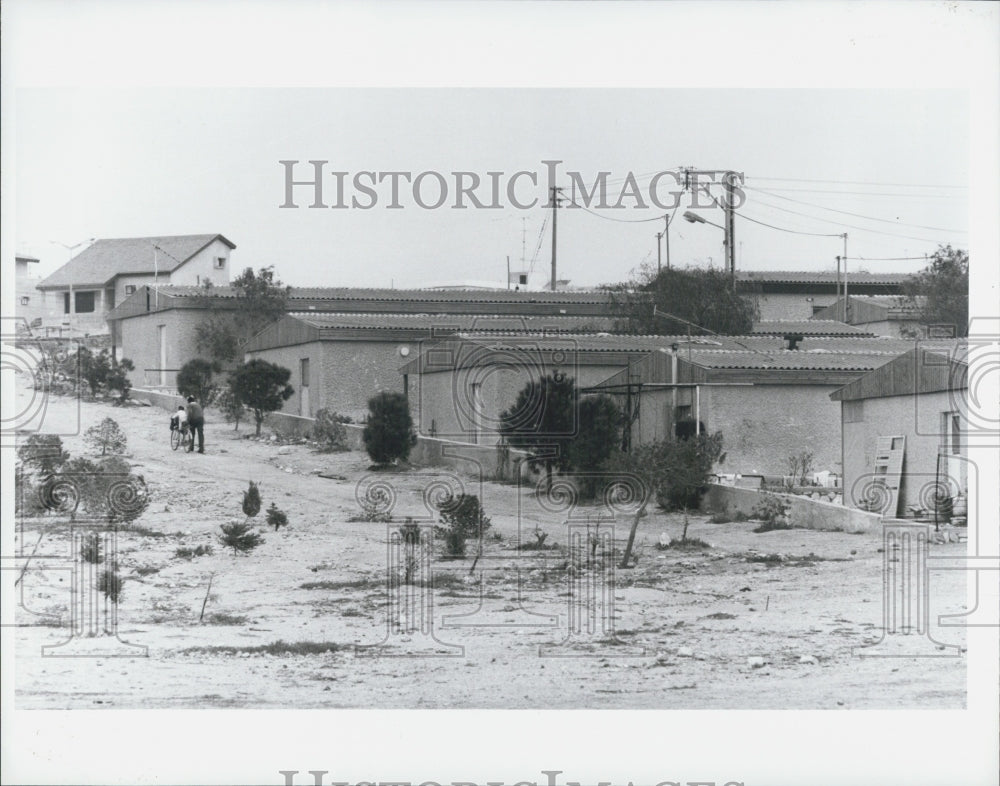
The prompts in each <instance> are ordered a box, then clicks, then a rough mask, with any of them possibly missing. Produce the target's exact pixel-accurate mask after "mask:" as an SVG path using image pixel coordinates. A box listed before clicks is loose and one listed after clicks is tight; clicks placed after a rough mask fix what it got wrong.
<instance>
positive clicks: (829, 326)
mask: <svg viewBox="0 0 1000 786" xmlns="http://www.w3.org/2000/svg"><path fill="white" fill-rule="evenodd" d="M750 332H751V335H754V336H783V335H786V334H788V333H798V334H800V335H803V336H873V335H875V334H874V333H869V332H867V331H864V330H862V329H861V328H858V327H855V326H854V325H848V324H845V323H844V322H838V321H837V320H835V319H765V320H761V321H760V322H756V323H755V324H754V326H753V330H751V331H750Z"/></svg>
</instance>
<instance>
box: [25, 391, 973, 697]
mask: <svg viewBox="0 0 1000 786" xmlns="http://www.w3.org/2000/svg"><path fill="white" fill-rule="evenodd" d="M20 395H26V392H25V391H21V392H20ZM76 407H77V404H76V402H75V401H72V400H70V399H65V398H56V399H53V400H52V401H51V402H50V404H49V409H48V411H47V413H46V426H47V428H52V429H53V430H56V429H61V430H64V431H71V430H74V429H75V426H74V421H75V419H76V418H77V409H76ZM212 414H213V413H211V412H210V413H209V425H208V426H207V429H206V437H207V452H206V455H204V456H201V455H197V454H190V455H189V454H184V453H182V452H173V451H171V450H170V447H169V444H168V436H169V435H168V431H167V420H168V414H167V413H166V412H164V411H162V410H159V409H156V408H139V407H136V408H114V407H111V406H110V405H106V404H101V403H84V404H82V405H80V408H79V421H80V425H81V426H82V429H85V428H87V427H88V426H90V425H92V424H94V423H96V422H98V421H99V420H101V419H102V418H104V417H106V416H108V415H110V416H111V417H113V418H115V419H116V420H117V421H118V422H119V423H120V425H121V426H122V428H123V429H124V431H125V433H126V434H127V435H128V458H129V460H130V461H131V462H132V463H133V465H134V467H135V471H136V472H137V473H140V474H142V476H143V477H144V479H145V481H146V483H147V486H148V488H149V491H150V494H151V499H152V502H151V504H150V507H149V509H148V510H147V512H146V513H145V514H144V515H143V516H142V517H141V518H140V519H139V520H138V521H137V522H136V524H135V525H134V527H133V528H132V529H130V530H127V531H123V532H122V533H121V534H120V537H119V562H120V566H121V573H122V575H123V576H124V579H125V585H124V593H123V596H122V600H121V604H120V607H119V637H120V638H121V639H122V640H124V641H125V642H128V643H130V644H133V645H139V646H142V647H145V648H147V650H146V651H147V652H148V657H135V656H134V654H135V653H134V652H131V651H128V650H126V651H125V652H124V655H125V657H116V658H109V657H83V658H67V657H43V656H42V654H41V653H42V647H43V646H45V645H54V644H58V643H60V642H62V641H65V640H66V639H67V637H68V635H69V630H68V627H67V625H68V620H69V602H70V592H69V588H68V587H69V573H68V572H67V570H66V567H67V566H68V564H69V563H68V561H67V560H66V558H65V555H67V554H68V553H69V538H70V535H69V532H70V531H69V527H68V526H67V525H66V524H65V523H64V522H63V523H60V522H59V521H57V520H54V519H52V518H25V519H23V520H22V521H20V522H19V526H20V527H21V529H20V531H19V533H18V538H19V545H22V548H23V552H24V553H26V554H31V553H35V554H36V555H39V556H36V558H35V559H34V560H32V561H29V562H28V564H27V568H26V570H25V571H24V573H23V577H22V579H21V581H20V585H19V589H20V590H21V605H20V607H19V609H18V616H17V627H16V628H15V636H16V658H17V674H16V689H17V690H16V701H17V703H18V706H19V707H23V708H95V707H130V708H139V707H174V708H183V707H248V708H249V707H284V708H299V707H377V708H415V707H482V708H487V707H489V708H497V707H518V708H591V707H592V708H702V707H704V708H762V709H764V708H831V709H833V708H858V707H867V708H897V707H910V708H920V707H937V708H940V707H952V708H960V707H963V706H964V705H965V689H966V688H965V686H966V663H965V658H964V657H931V658H923V657H921V658H918V657H891V658H884V657H870V658H858V657H855V656H853V655H852V650H855V649H856V648H862V647H866V646H868V645H874V644H875V643H876V642H878V641H879V639H880V638H881V626H882V560H883V554H882V552H881V547H882V542H881V539H880V537H878V536H876V535H852V534H845V533H835V532H815V531H808V530H800V529H792V530H782V531H772V532H767V533H759V534H758V533H754V532H753V529H754V528H755V526H756V523H755V522H741V523H718V524H714V523H711V522H710V520H709V519H708V518H707V517H706V516H693V517H691V519H690V529H689V532H688V536H689V538H698V539H701V540H703V541H705V542H706V543H707V544H708V545H707V546H706V547H696V548H675V547H670V548H661V547H660V543H661V540H664V533H666V537H667V538H670V539H672V540H674V541H676V539H677V538H678V537H679V536H680V532H681V529H682V526H683V522H682V519H681V517H680V516H677V515H667V514H664V513H660V512H654V513H651V514H650V515H648V516H646V517H645V518H643V519H642V520H641V523H640V525H639V529H638V534H637V539H636V546H637V549H636V550H637V554H638V562H637V564H636V566H635V567H634V568H629V569H624V570H621V569H619V570H614V571H612V570H611V565H612V564H613V561H614V560H613V559H612V558H611V557H610V556H607V557H606V558H605V559H603V560H602V559H601V550H600V549H599V550H598V551H597V552H595V554H594V556H593V558H592V560H591V562H590V564H589V565H588V560H587V555H586V552H585V550H584V551H582V552H581V553H579V554H574V553H570V552H568V551H567V544H568V543H569V542H570V538H569V537H568V530H567V527H566V524H565V521H566V516H565V515H564V514H557V513H554V512H551V511H549V510H546V509H545V508H544V507H543V506H542V505H541V504H539V501H538V500H537V499H536V497H535V495H534V493H533V491H532V490H530V489H519V488H517V487H516V486H513V485H503V484H498V483H492V482H484V483H482V484H480V483H479V481H478V479H475V478H472V477H469V476H454V475H453V473H451V471H448V470H435V469H419V470H417V469H410V470H407V471H393V472H382V473H378V474H377V475H374V474H373V473H372V472H371V471H370V470H369V463H370V462H369V460H368V458H367V456H366V455H364V454H362V453H360V452H346V453H334V454H322V453H317V452H316V451H314V450H313V449H312V448H311V447H309V446H308V445H290V446H281V447H279V446H278V445H277V444H275V443H272V442H269V441H255V440H248V439H244V438H243V433H244V430H245V427H243V428H241V433H240V434H237V433H236V432H234V431H233V430H232V428H231V427H230V426H227V425H225V424H223V423H221V419H219V418H213V417H212ZM82 429H81V430H82ZM64 442H65V445H66V447H67V449H68V450H69V451H70V453H71V454H73V455H83V454H85V453H86V452H87V448H86V446H85V444H84V442H83V440H82V438H81V437H79V436H68V437H65V438H64ZM249 480H254V481H259V483H260V488H261V492H262V496H263V501H264V508H265V509H266V508H267V506H268V505H269V504H271V503H272V502H273V503H275V504H276V505H277V506H278V507H279V508H281V509H282V510H284V511H285V512H286V513H287V514H288V518H289V522H290V523H289V526H288V527H286V528H283V529H282V530H280V531H278V532H274V531H273V530H272V531H267V530H266V529H265V527H264V522H263V517H264V516H263V512H262V513H261V515H260V516H258V519H257V520H258V523H259V528H260V530H261V532H262V534H263V536H264V543H263V544H262V545H260V546H259V547H258V548H256V549H255V550H254V551H252V552H251V553H250V554H248V555H234V554H233V553H232V551H231V550H227V549H225V548H223V547H222V546H221V545H220V544H219V542H218V534H219V526H220V524H223V523H226V522H228V521H231V520H235V519H242V515H241V514H240V500H241V495H242V492H243V490H244V489H245V488H246V487H247V483H248V481H249ZM373 480H377V481H379V482H382V483H385V484H387V485H388V486H389V487H391V491H392V494H394V495H395V506H394V510H393V521H394V523H393V524H389V525H387V524H385V523H374V522H367V521H358V520H355V519H357V518H358V516H359V514H360V507H359V504H358V501H357V495H358V493H359V492H358V485H359V483H361V484H362V489H364V488H365V484H367V483H370V482H372V481H373ZM459 482H460V483H462V484H463V485H464V487H465V490H466V491H468V492H470V493H476V494H478V495H480V496H481V498H482V500H483V504H484V508H485V511H486V513H487V514H488V515H489V516H491V518H492V528H491V532H492V533H495V534H491V535H490V536H489V537H487V538H486V539H485V544H484V553H483V556H482V558H481V559H480V561H479V562H478V563H477V565H476V568H475V570H472V571H470V568H471V566H472V559H471V557H470V558H468V559H465V560H457V561H448V560H444V559H442V558H441V556H440V552H441V547H440V545H439V544H435V545H434V556H433V559H432V560H431V562H430V563H429V566H426V567H429V569H430V570H431V572H432V574H433V576H434V580H433V583H432V586H430V587H426V588H421V587H417V586H409V585H408V586H405V587H403V588H402V589H403V590H406V591H408V592H412V593H414V595H413V596H412V597H413V598H414V600H415V602H425V603H429V604H432V605H430V606H429V608H430V612H429V614H426V615H424V616H423V617H421V616H420V615H419V614H418V616H417V617H416V619H417V621H418V628H417V629H416V630H404V631H403V632H397V631H398V630H399V629H398V623H399V609H398V608H397V606H395V605H394V603H395V601H394V600H393V599H394V598H397V597H398V596H399V594H400V593H399V592H398V591H397V590H396V588H395V587H389V586H387V580H386V576H387V567H386V566H387V559H388V557H387V554H388V551H389V550H388V549H387V543H388V540H389V536H390V534H391V532H392V531H393V530H395V529H396V527H397V526H398V524H399V523H400V522H402V521H403V520H404V519H405V517H407V516H409V517H412V518H414V520H415V521H416V522H418V523H421V522H423V523H430V522H431V521H432V519H431V518H430V515H431V514H430V513H429V512H428V509H427V506H426V505H425V502H424V497H425V492H427V490H428V489H429V488H430V489H432V490H433V489H434V488H435V487H437V486H440V485H441V484H443V483H445V484H452V485H454V484H456V483H459ZM600 513H601V511H600V509H599V508H597V507H596V506H594V507H590V508H587V507H581V508H578V509H577V510H576V511H575V512H574V514H573V520H574V521H575V522H578V523H580V524H581V525H584V533H586V526H585V525H586V524H587V522H588V521H589V522H590V523H591V524H593V523H595V522H596V521H597V520H598V518H600ZM627 524H628V522H627V521H625V520H624V519H622V520H619V521H618V523H617V524H616V527H615V532H614V538H615V540H614V542H613V543H612V544H611V546H610V547H613V548H614V549H615V550H617V551H620V549H621V548H622V546H623V544H624V539H625V537H626V535H627ZM536 530H538V531H542V532H545V533H547V538H546V539H545V545H546V546H551V545H553V544H554V545H556V546H557V547H558V548H554V549H542V550H531V551H526V550H518V548H517V545H518V542H519V541H520V542H526V543H531V542H537V541H536V537H535V535H534V532H535V531H536ZM583 542H584V543H586V542H587V541H586V536H584V540H583ZM198 546H205V547H211V548H212V552H211V553H210V554H205V555H202V556H188V557H185V556H183V555H184V554H185V551H184V550H194V549H196V548H197V547H198ZM601 548H603V547H601ZM931 548H932V549H935V550H937V551H938V553H950V552H954V553H955V554H961V553H964V549H965V546H964V544H955V543H948V544H935V545H933V546H932V547H931ZM179 550H180V554H179ZM19 564H21V565H24V564H25V561H24V560H21V561H20V562H19ZM392 573H393V575H397V573H396V572H395V571H393V572H392ZM423 575H424V574H422V573H419V571H418V573H417V574H416V579H417V580H419V578H420V577H421V576H423ZM210 582H211V589H210V590H209V583H210ZM605 583H606V584H607V586H608V589H607V592H606V593H605V594H602V592H603V591H604V587H605ZM588 593H591V594H589V595H588ZM583 597H592V598H593V599H595V602H596V601H597V600H600V599H602V598H603V600H604V605H603V606H602V605H600V604H598V607H599V608H601V609H613V616H614V619H613V623H609V622H608V620H607V618H602V617H601V615H600V614H597V615H596V616H595V617H594V618H592V619H588V618H586V617H584V618H583V619H578V618H576V617H575V616H574V615H576V614H577V613H578V608H579V604H578V603H576V604H575V603H574V601H577V600H579V599H580V598H583ZM206 598H207V600H206ZM964 600H965V581H964V576H963V575H962V573H961V572H959V571H946V572H941V573H932V574H931V592H930V606H931V608H930V614H931V621H932V628H931V634H932V636H934V637H935V638H936V639H937V640H939V641H941V642H947V643H948V644H956V645H963V644H964V638H963V636H962V630H961V628H938V627H937V626H936V623H935V621H936V620H937V616H938V615H939V614H948V613H960V612H961V611H962V610H963V609H964V605H963V604H964ZM203 604H204V615H203V616H202V609H203ZM200 618H201V619H200ZM571 618H573V619H574V620H575V623H573V624H577V630H576V632H574V633H573V634H572V635H571V630H570V625H571ZM421 619H423V620H427V619H430V620H432V624H425V626H424V628H423V629H420V628H419V622H420V620H421ZM390 623H391V624H390ZM612 627H613V630H612ZM916 638H917V637H916V636H914V637H912V638H911V637H908V640H909V641H910V642H912V641H913V639H916ZM898 639H900V637H898V636H897V637H893V643H896V641H897V640H898ZM925 643H926V648H925V649H924V650H921V651H922V652H924V653H925V654H927V653H929V654H934V655H941V654H943V651H942V650H940V649H937V648H936V647H935V645H934V644H933V643H930V642H925ZM868 651H869V652H883V651H892V652H897V651H898V647H897V649H896V650H893V649H892V648H890V649H889V650H879V649H871V650H868ZM906 652H907V654H909V653H912V652H913V650H907V651H906Z"/></svg>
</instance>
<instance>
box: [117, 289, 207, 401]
mask: <svg viewBox="0 0 1000 786" xmlns="http://www.w3.org/2000/svg"><path fill="white" fill-rule="evenodd" d="M209 313H210V312H208V311H203V310H198V309H171V310H169V311H160V312H156V313H150V314H142V315H140V316H136V317H131V318H129V319H124V320H122V321H121V325H122V330H121V349H120V350H119V356H120V357H123V358H128V359H129V360H131V361H132V363H133V364H134V365H135V371H133V372H132V373H131V374H130V375H129V376H130V378H131V380H132V384H133V385H134V386H135V387H144V388H148V387H158V386H159V384H160V377H159V374H158V373H157V372H156V371H154V369H158V368H166V369H169V371H168V372H167V373H166V374H165V382H166V387H167V389H169V390H170V391H173V390H174V385H175V383H176V376H177V374H176V369H179V368H180V367H181V366H183V365H184V364H185V363H186V362H187V361H188V360H191V359H192V358H195V357H198V352H197V348H196V346H197V345H196V341H195V327H196V326H197V325H198V323H199V322H200V320H201V319H202V318H203V317H204V316H205V315H207V314H209ZM158 325H164V326H165V333H164V342H165V344H166V364H165V365H163V366H161V365H160V352H159V339H158V333H157V326H158Z"/></svg>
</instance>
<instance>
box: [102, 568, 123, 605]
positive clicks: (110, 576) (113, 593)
mask: <svg viewBox="0 0 1000 786" xmlns="http://www.w3.org/2000/svg"><path fill="white" fill-rule="evenodd" d="M97 590H98V592H102V593H104V597H106V598H107V599H108V600H110V601H111V602H112V603H118V602H119V601H120V600H121V599H122V596H124V594H125V580H124V579H123V578H122V577H121V576H119V575H118V571H116V570H104V571H101V574H100V575H99V576H98V577H97Z"/></svg>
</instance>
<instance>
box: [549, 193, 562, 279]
mask: <svg viewBox="0 0 1000 786" xmlns="http://www.w3.org/2000/svg"><path fill="white" fill-rule="evenodd" d="M560 191H562V189H561V188H558V187H556V186H552V281H551V283H550V288H551V289H552V291H553V292H555V291H556V216H557V215H558V213H557V212H556V211H557V210H558V209H559V192H560Z"/></svg>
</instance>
